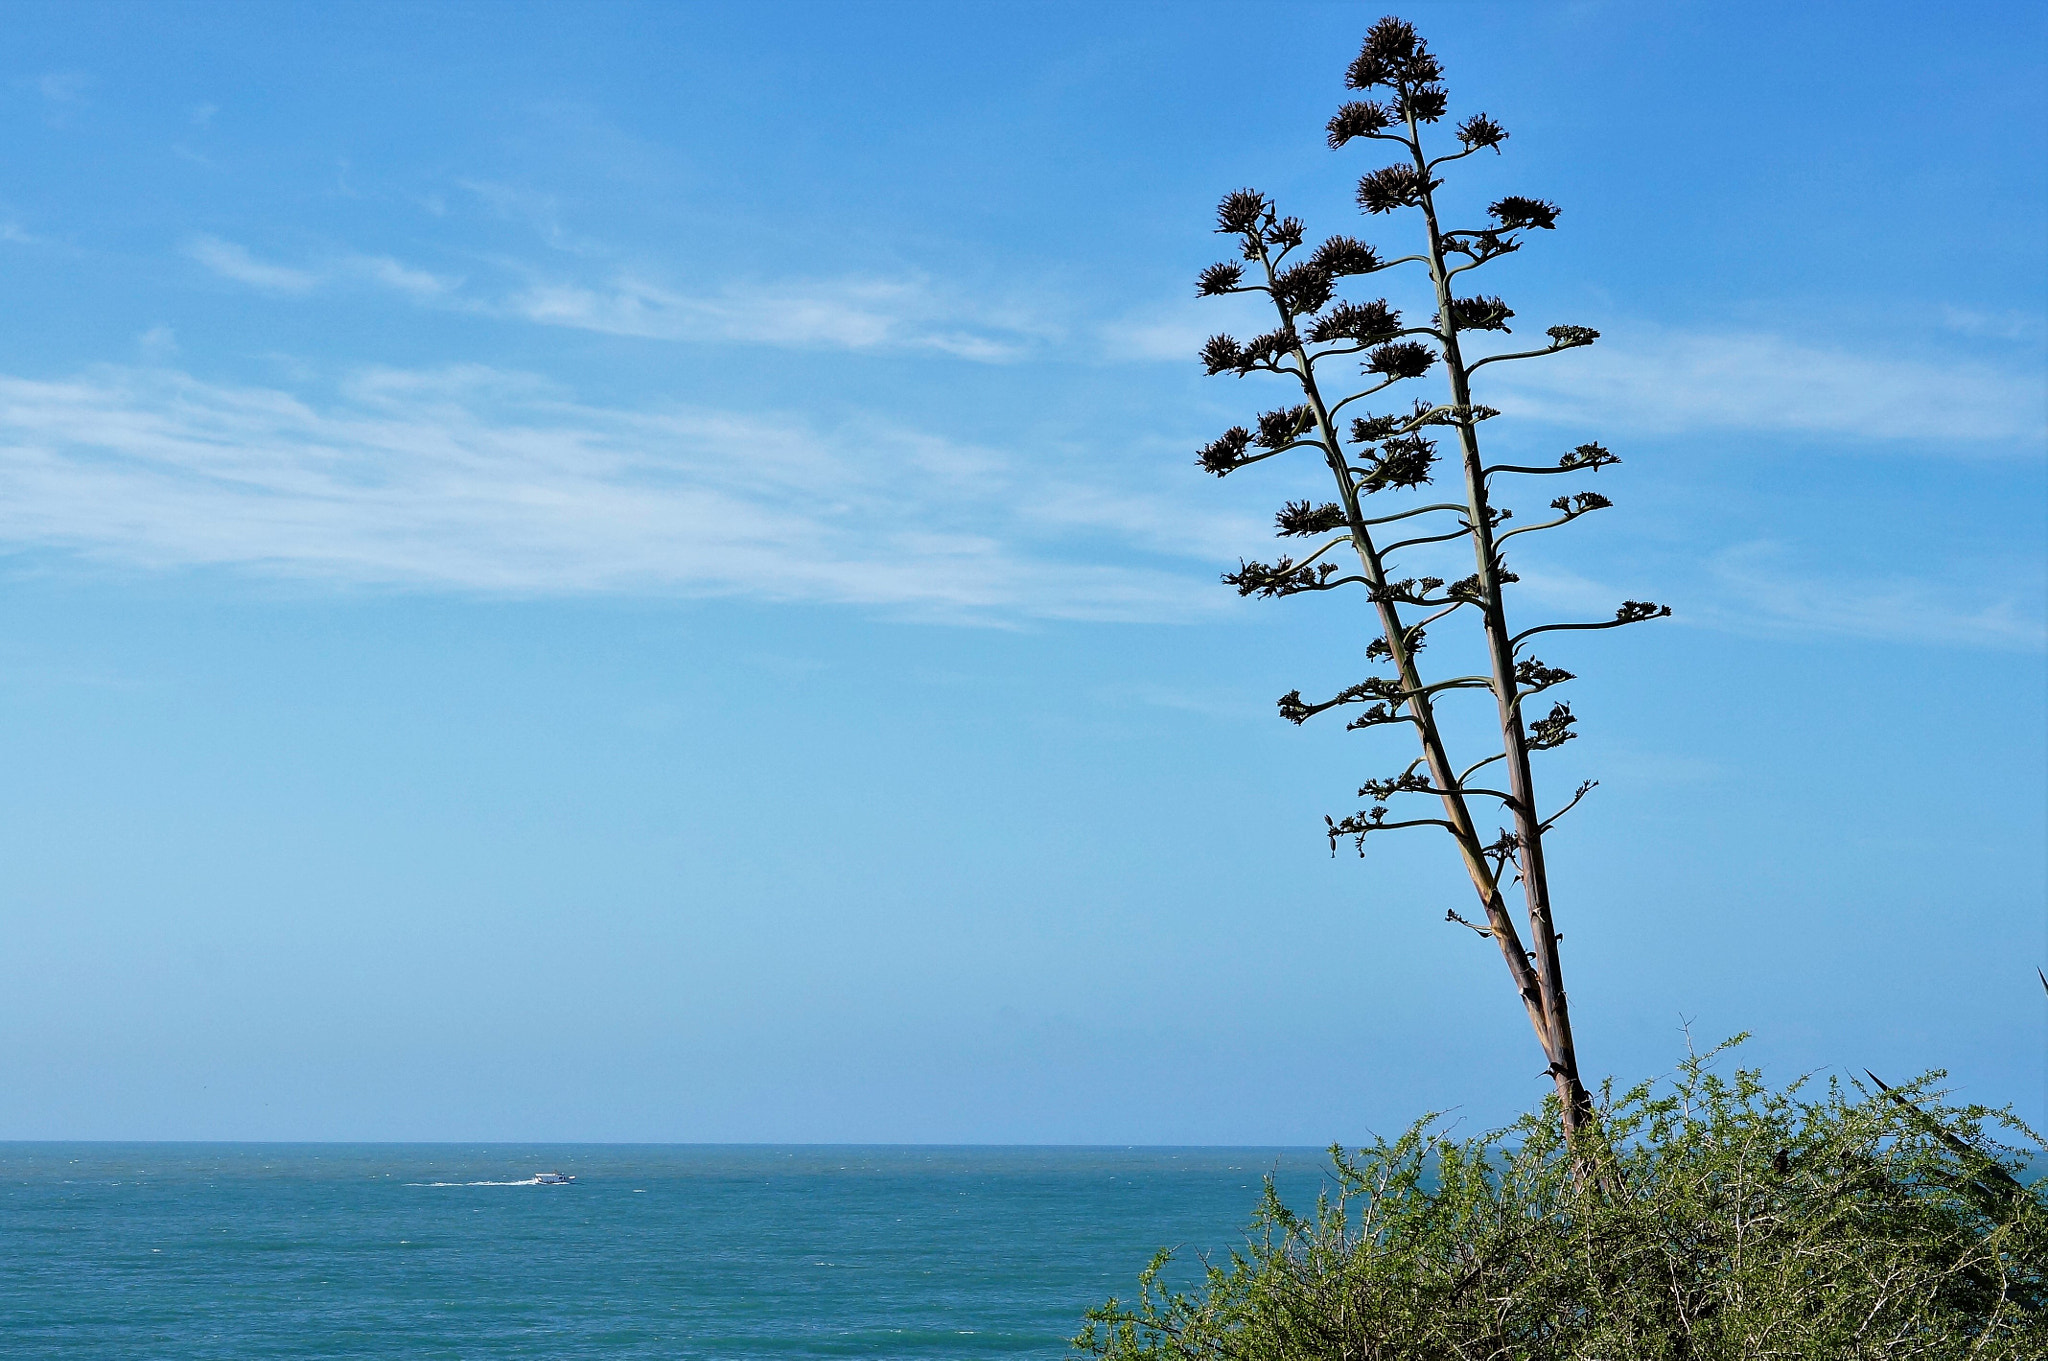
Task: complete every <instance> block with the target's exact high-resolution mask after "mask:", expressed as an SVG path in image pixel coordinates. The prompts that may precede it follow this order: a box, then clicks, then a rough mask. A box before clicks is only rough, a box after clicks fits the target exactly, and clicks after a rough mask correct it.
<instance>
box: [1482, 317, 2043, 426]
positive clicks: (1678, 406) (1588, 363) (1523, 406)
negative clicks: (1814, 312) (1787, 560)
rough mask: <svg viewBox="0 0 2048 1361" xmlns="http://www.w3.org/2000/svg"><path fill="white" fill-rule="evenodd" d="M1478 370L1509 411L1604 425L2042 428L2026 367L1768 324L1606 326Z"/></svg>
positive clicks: (2039, 403) (2033, 380)
mask: <svg viewBox="0 0 2048 1361" xmlns="http://www.w3.org/2000/svg"><path fill="white" fill-rule="evenodd" d="M1482 377H1483V379H1484V382H1485V385H1486V392H1487V397H1486V399H1487V400H1488V401H1490V402H1492V403H1493V404H1494V405H1497V406H1499V407H1501V408H1502V409H1503V410H1505V411H1508V412H1509V413H1511V414H1515V415H1523V416H1529V417H1533V418H1536V419H1539V420H1545V421H1555V422H1561V423H1566V424H1571V425H1597V426H1599V427H1600V428H1602V429H1606V430H1623V429H1626V430H1632V431H1637V432H1645V433H1673V432H1678V431H1686V430H1701V431H1738V430H1751V431H1786V432H1796V433H1805V434H1815V435H1826V436H1836V437H1841V438H1846V439H1858V440H1911V441H1917V442H1920V443H1923V444H1927V445H1930V446H1933V447H1936V448H1956V447H1959V446H1983V445H1986V444H1992V443H2013V442H2024V443H2026V444H2028V445H2029V446H2030V447H2038V445H2039V443H2040V441H2041V439H2042V437H2043V435H2044V432H2048V410H2044V397H2048V393H2044V391H2043V384H2042V383H2041V381H2040V379H2039V376H2038V374H2033V373H2029V372H2022V371H2019V370H2018V369H2006V368H2000V367H1997V366H1994V365H1991V364H1987V363H1983V362H1978V361H1973V360H1970V359H1966V358H1962V357H1958V356H1943V355H1927V356H1924V357H1916V358H1901V357H1896V356H1884V355H1874V354H1869V353H1861V352H1858V351H1856V350H1854V349H1852V348H1850V347H1847V346H1828V345H1815V344H1807V343H1802V342H1798V341H1792V340H1788V339H1785V338H1784V337H1782V336H1775V335H1768V334H1756V333H1752V334H1740V333H1697V332H1684V331H1665V330H1658V329H1654V328H1645V327H1635V328H1628V329H1623V328H1619V327H1617V328H1614V329H1613V330H1612V331H1611V332H1610V334H1609V335H1608V336H1607V337H1606V338H1605V339H1604V340H1602V341H1601V343H1600V344H1598V345H1596V346H1594V347H1593V348H1592V349H1590V350H1582V351H1576V352H1573V353H1570V354H1565V355H1560V356H1557V357H1555V358H1547V359H1537V360H1527V361H1521V362H1517V363H1512V364H1504V365H1498V366H1495V367H1493V368H1490V369H1487V370H1486V371H1485V372H1484V374H1483V375H1482ZM1496 394H1497V395H1496Z"/></svg>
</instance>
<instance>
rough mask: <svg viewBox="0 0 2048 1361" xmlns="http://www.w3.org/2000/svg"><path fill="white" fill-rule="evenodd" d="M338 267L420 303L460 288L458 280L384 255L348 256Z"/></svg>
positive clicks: (459, 280) (460, 281)
mask: <svg viewBox="0 0 2048 1361" xmlns="http://www.w3.org/2000/svg"><path fill="white" fill-rule="evenodd" d="M339 267H340V268H342V269H345V270H347V271H349V272H350V273H353V274H356V275H359V276H360V277H362V278H365V279H368V280H369V281H370V282H372V283H376V284H381V285H383V286H384V287H385V288H392V289H396V290H397V291H399V292H400V293H408V294H411V295H412V296H413V297H415V298H419V299H422V300H424V299H430V298H441V297H445V296H447V295H448V294H450V293H452V292H454V291H455V290H456V289H458V288H460V287H461V286H462V280H461V279H459V278H455V279H450V278H443V277H442V276H441V275H438V274H430V273H428V272H427V271H426V270H423V269H414V268H413V267H412V266H410V265H405V264H401V263H399V262H398V261H397V260H394V259H392V258H391V257H390V256H388V255H351V256H349V257H347V258H346V259H345V260H343V261H341V262H340V266H339Z"/></svg>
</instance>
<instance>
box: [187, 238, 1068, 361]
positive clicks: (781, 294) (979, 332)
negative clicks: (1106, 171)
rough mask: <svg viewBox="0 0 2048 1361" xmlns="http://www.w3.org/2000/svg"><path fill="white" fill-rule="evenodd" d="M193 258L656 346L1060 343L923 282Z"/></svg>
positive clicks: (276, 284) (996, 346)
mask: <svg viewBox="0 0 2048 1361" xmlns="http://www.w3.org/2000/svg"><path fill="white" fill-rule="evenodd" d="M185 253H186V254H187V255H188V256H190V257H191V258H192V259H194V260H196V261H198V262H199V263H200V264H202V265H204V266H206V268H208V269H210V270H212V271H213V272H214V273H216V274H218V275H220V276H221V277H223V278H226V279H232V280H234V281H236V282H237V283H244V284H248V285H249V286H251V287H253V288H259V289H262V290H264V291H265V292H269V293H282V294H291V295H306V294H310V293H312V292H313V291H314V290H316V289H318V288H321V287H322V286H325V285H331V284H335V283H340V282H355V283H369V284H373V285H375V286H378V287H382V288H388V289H391V290H393V291H395V292H398V293H401V294H404V295H406V296H407V297H409V298H410V299H411V300H413V301H414V302H418V303H427V304H433V305H438V306H444V307H449V308H456V309H460V310H464V311H469V312H473V313H479V314H483V315H487V316H498V317H506V318H513V319H517V320H521V321H528V322H535V323H538V324H540V325H544V326H562V327H569V328H573V329H576V330H585V331H598V332H602V333H604V334H607V335H621V336H637V337H642V338H645V339H650V340H666V341H679V342H685V343H698V344H723V345H734V344H737V345H764V346H772V347H776V348H782V349H803V350H852V351H926V352H937V353H941V354H949V355H953V356H955V357H956V358H961V359H969V360H976V361H980V362H983V363H1003V362H1007V361H1010V360H1014V359H1017V358H1020V357H1022V356H1024V355H1025V354H1027V353H1028V352H1029V351H1030V350H1031V349H1032V348H1033V347H1034V346H1036V345H1038V344H1040V343H1041V342H1043V341H1045V340H1047V339H1051V338H1054V337H1056V336H1057V335H1058V333H1059V328H1058V327H1057V326H1056V325H1053V324H1052V323H1050V322H1048V321H1046V320H1044V319H1043V318H1040V317H1037V316H1035V315H1033V314H1032V313H1031V312H1030V311H1029V309H1026V308H1023V307H1019V306H1007V307H1006V306H1003V305H1000V304H990V303H987V302H983V301H979V300H975V301H968V300H965V299H962V298H959V297H956V296H953V295H950V294H948V293H947V292H946V291H945V290H941V289H939V288H937V287H935V286H934V285H933V284H932V283H931V282H930V281H929V280H926V279H922V278H915V277H910V278H893V279H891V278H863V277H856V278H841V279H792V280H780V281H771V282H760V283H749V284H732V285H728V286H726V287H724V288H720V289H717V290H715V291H711V292H696V293H692V292H686V291H683V290H680V289H676V288H671V287H668V286H665V285H662V284H658V283H654V282H651V281H650V280H648V279H645V278H642V277H639V276H637V275H633V274H630V273H626V274H620V275H617V276H616V277H613V278H611V279H609V280H608V281H606V282H604V283H602V284H593V283H589V282H580V281H567V280H559V279H536V280H530V281H529V282H527V283H525V284H522V285H516V286H514V287H512V288H511V289H509V290H503V291H500V292H497V293H495V294H494V293H492V292H490V291H488V290H486V289H465V287H464V285H465V283H466V282H467V281H466V280H465V279H463V278H460V277H450V276H444V275H439V274H435V273H432V272H430V271H428V270H424V269H420V268H418V267H416V266H413V265H409V264H406V263H404V262H402V261H399V260H397V259H394V258H393V257H391V256H389V255H367V254H347V255H340V256H332V257H328V258H325V259H322V260H317V261H314V262H310V263H304V264H290V265H288V264H280V263H278V262H276V261H272V260H265V259H261V258H259V257H258V256H256V255H255V254H254V253H253V252H251V251H250V250H249V249H248V248H247V247H245V246H241V245H238V244H236V243H235V242H232V241H227V240H223V239H222V238H220V237H217V236H198V237H194V238H193V239H192V240H190V241H189V242H187V243H186V246H185Z"/></svg>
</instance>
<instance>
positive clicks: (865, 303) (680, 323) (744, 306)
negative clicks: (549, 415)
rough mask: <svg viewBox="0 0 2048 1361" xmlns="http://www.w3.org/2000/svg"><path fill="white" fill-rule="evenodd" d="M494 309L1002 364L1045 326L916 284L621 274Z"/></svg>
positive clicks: (596, 324)
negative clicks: (680, 283)
mask: <svg viewBox="0 0 2048 1361" xmlns="http://www.w3.org/2000/svg"><path fill="white" fill-rule="evenodd" d="M493 307H494V310H499V311H502V312H506V313H509V314H511V315H515V316H519V317H523V318H525V319H526V320H528V321H535V322H540V323H543V324H545V325H549V326H570V327H576V328H578V329H581V330H588V331H603V332H607V333H609V334H612V335H627V336H643V337H647V338H650V339H658V340H681V341H698V342H724V343H740V344H755V345H773V346H782V347H787V348H792V349H838V350H884V349H896V350H937V351H940V352H942V353H945V354H951V355H955V356H958V357H960V358H963V359H975V360H982V361H990V362H999V361H1003V360H1008V359H1014V358H1017V357H1018V356H1020V355H1021V354H1022V353H1024V351H1025V349H1026V348H1027V347H1028V346H1029V345H1030V344H1031V343H1032V342H1033V341H1035V340H1037V339H1039V338H1041V337H1043V336H1044V335H1046V334H1047V333H1048V330H1047V328H1045V327H1043V326H1040V325H1035V324H1033V323H1032V322H1031V321H1030V320H1029V319H1027V318H1024V317H1021V316H1016V315H1012V316H1008V317H1005V316H1000V315H993V316H992V315H989V314H988V313H986V312H985V311H983V310H982V309H978V308H973V307H969V306H966V305H963V304H960V303H958V302H957V301H954V300H950V299H947V298H945V297H943V296H941V295H940V294H939V293H938V292H937V291H936V290H934V289H933V288H932V287H931V286H930V285H929V284H928V283H926V282H924V281H922V280H918V279H874V278H865V279H864V278H853V279H825V280H790V281H782V282H776V283H768V284H756V285H735V286H731V287H728V288H725V289H723V290H720V291H719V292H717V293H712V294H689V293H683V292H679V291H676V290H673V289H669V288H664V287H662V286H660V285H657V284H653V283H650V282H648V281H646V280H644V279H638V278H634V277H632V276H621V277H620V278H618V279H615V280H613V281H612V282H610V283H608V284H606V285H603V286H601V287H592V286H589V285H585V284H578V283H537V284H534V285H532V286H530V287H528V288H525V289H523V290H521V291H519V292H517V293H515V294H513V295H512V296H511V297H510V298H508V299H506V300H505V301H504V302H502V303H499V304H494V305H493Z"/></svg>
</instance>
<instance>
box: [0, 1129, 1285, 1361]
mask: <svg viewBox="0 0 2048 1361" xmlns="http://www.w3.org/2000/svg"><path fill="white" fill-rule="evenodd" d="M1322 1167H1323V1158H1322V1155H1321V1154H1320V1153H1319V1152H1317V1151H1314V1150H1307V1149H1289V1150H1277V1149H1130V1150H1119V1149H1073V1148H923V1147H914V1148H833V1147H815V1146H812V1147H788V1148H775V1147H705V1146H688V1145H685V1146H659V1147H628V1146H618V1145H605V1146H589V1145H585V1146H565V1147H536V1146H515V1145H489V1146H473V1147H472V1146H467V1145H445V1144H443V1145H418V1146H408V1145H391V1144H372V1145H274V1144H224V1145H201V1144H11V1145H0V1354H4V1355H5V1356H6V1357H8V1358H10V1361H29V1359H30V1358H45V1357H50V1358H54V1357H65V1358H80V1357H89V1358H104V1359H105V1361H126V1358H151V1359H152V1361H156V1359H159V1358H183V1357H346V1358H355V1357H407V1358H442V1357H446V1358H462V1359H463V1361H485V1359H486V1358H494V1357H629V1358H638V1357H689V1358H697V1357H703V1358H742V1357H775V1358H809V1357H855V1356H859V1357H905V1358H910V1357H916V1358H955V1357H957V1358H974V1357H1014V1358H1025V1357H1054V1356H1061V1355H1067V1354H1069V1353H1067V1351H1066V1341H1067V1339H1068V1338H1069V1337H1071V1336H1072V1335H1073V1334H1074V1333H1075V1332H1077V1331H1078V1330H1079V1328H1080V1317H1081V1312H1082V1310H1083V1309H1085V1308H1086V1307H1087V1306H1089V1305H1090V1304H1093V1303H1098V1302H1100V1301H1101V1300H1102V1299H1103V1297H1105V1296H1106V1295H1109V1294H1111V1293H1118V1294H1122V1295H1125V1296H1128V1295H1129V1294H1130V1291H1131V1286H1132V1284H1133V1283H1134V1281H1135V1279H1136V1277H1137V1274H1138V1272H1139V1271H1140V1270H1141V1269H1142V1268H1143V1267H1144V1265H1145V1263H1146V1261H1147V1260H1148V1259H1149V1258H1150V1256H1151V1254H1152V1253H1153V1252H1154V1251H1155V1250H1156V1249H1158V1248H1161V1247H1167V1246H1175V1245H1182V1246H1185V1247H1186V1248H1188V1249H1190V1250H1198V1249H1210V1250H1214V1249H1218V1248H1221V1249H1225V1250H1227V1249H1228V1248H1229V1247H1230V1246H1232V1245H1233V1244H1235V1243H1236V1242H1238V1241H1240V1240H1241V1231H1242V1229H1243V1226H1244V1225H1245V1223H1246V1222H1247V1221H1248V1220H1249V1218H1250V1215H1251V1212H1252V1209H1253V1207H1254V1206H1255V1204H1256V1202H1257V1199H1258V1194H1259V1184H1260V1178H1261V1176H1262V1175H1263V1174H1265V1173H1266V1172H1268V1171H1273V1172H1275V1173H1276V1176H1277V1179H1278V1181H1279V1183H1280V1186H1281V1189H1282V1192H1283V1193H1284V1194H1285V1195H1287V1196H1288V1197H1289V1199H1290V1200H1292V1201H1295V1202H1308V1201H1311V1200H1313V1198H1314V1195H1315V1191H1316V1188H1317V1187H1318V1186H1319V1185H1320V1184H1321V1169H1322ZM551 1169H559V1170H561V1171H562V1172H565V1173H573V1174H574V1175H575V1176H576V1178H577V1181H576V1184H575V1185H573V1186H553V1187H550V1186H536V1185H533V1184H531V1183H530V1181H529V1179H530V1178H531V1177H532V1176H533V1175H534V1174H535V1173H536V1172H540V1171H546V1170H551Z"/></svg>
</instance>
